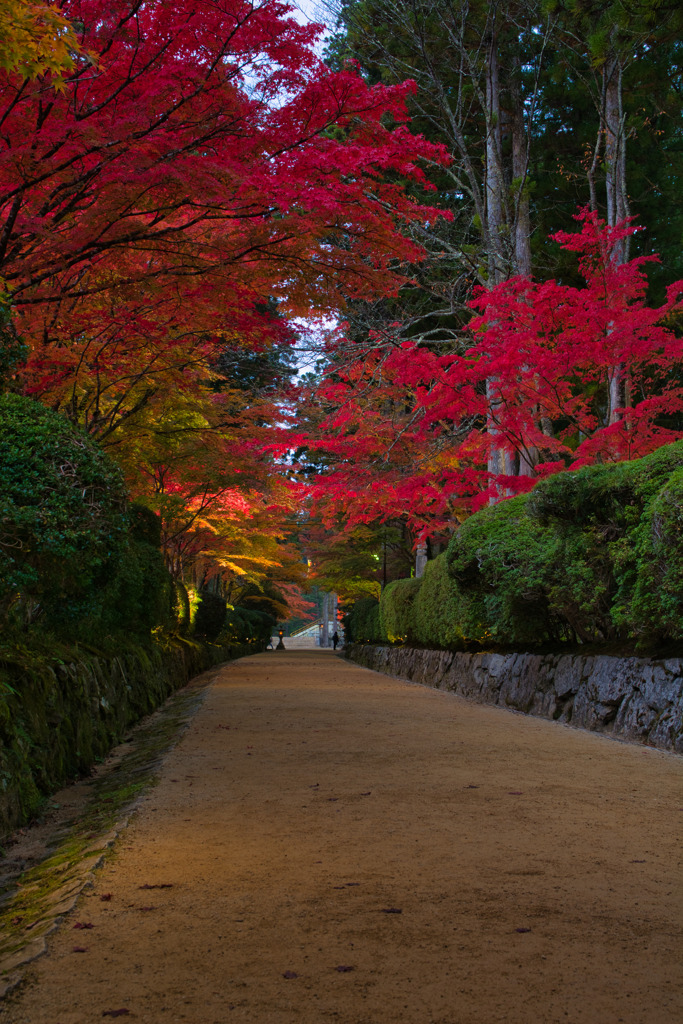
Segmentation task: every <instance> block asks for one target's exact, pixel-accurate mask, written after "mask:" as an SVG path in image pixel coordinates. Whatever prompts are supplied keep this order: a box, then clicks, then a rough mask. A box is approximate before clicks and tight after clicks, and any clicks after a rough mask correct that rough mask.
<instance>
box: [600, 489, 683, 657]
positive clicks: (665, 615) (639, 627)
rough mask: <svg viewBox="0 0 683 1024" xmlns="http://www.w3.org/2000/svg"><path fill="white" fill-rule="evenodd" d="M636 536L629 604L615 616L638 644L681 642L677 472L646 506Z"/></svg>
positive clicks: (681, 518)
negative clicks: (635, 557)
mask: <svg viewBox="0 0 683 1024" xmlns="http://www.w3.org/2000/svg"><path fill="white" fill-rule="evenodd" d="M638 534H639V536H638V545H637V551H636V556H637V572H636V581H635V586H634V588H633V601H632V604H631V607H630V609H628V606H627V607H626V608H623V607H622V606H619V607H618V608H617V610H616V613H615V614H616V615H617V616H619V621H620V622H621V621H623V622H624V624H625V625H627V626H628V627H629V629H630V632H631V633H632V634H633V635H634V636H637V637H639V639H640V640H641V643H643V644H649V643H657V642H661V641H663V640H667V639H671V640H683V470H681V469H679V470H677V471H676V472H675V473H674V474H673V475H672V476H671V477H670V478H669V480H667V482H666V483H665V484H664V486H663V487H662V488H661V490H660V491H659V493H658V494H657V495H656V496H655V497H654V498H653V499H652V501H651V502H650V503H649V504H648V506H647V508H646V510H645V513H644V515H643V517H642V520H641V524H640V529H639V531H638Z"/></svg>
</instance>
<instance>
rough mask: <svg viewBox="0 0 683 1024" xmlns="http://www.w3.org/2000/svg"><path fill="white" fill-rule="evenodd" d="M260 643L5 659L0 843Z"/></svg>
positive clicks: (0, 666) (0, 694)
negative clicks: (131, 734) (157, 714)
mask: <svg viewBox="0 0 683 1024" xmlns="http://www.w3.org/2000/svg"><path fill="white" fill-rule="evenodd" d="M257 649H262V645H261V646H260V647H258V646H255V645H251V646H249V645H244V646H240V645H233V646H232V647H224V646H218V645H215V644H202V643H198V642H194V641H180V640H178V641H175V642H174V643H172V644H170V645H169V646H168V648H166V649H161V648H160V647H154V648H152V647H143V646H141V645H139V644H138V645H135V644H131V645H130V646H129V647H128V649H125V648H124V649H122V650H121V653H120V654H119V656H118V657H115V658H107V657H102V656H100V657H98V656H96V655H94V654H87V653H85V652H82V651H75V652H74V657H73V659H72V660H70V661H68V662H66V661H65V660H63V659H62V660H56V659H55V660H53V661H50V660H48V659H47V658H45V657H40V656H38V655H33V656H32V655H31V654H30V652H23V653H22V654H21V655H19V654H18V655H17V657H16V658H15V659H14V660H10V659H9V656H7V657H5V656H0V845H1V841H2V839H3V838H4V836H5V834H6V833H8V832H9V831H10V830H11V829H12V828H15V827H16V826H17V825H20V824H22V823H23V822H25V821H28V820H30V819H31V818H32V817H33V816H34V815H35V814H37V813H38V812H39V811H40V809H41V807H42V805H43V804H44V802H45V800H46V798H47V797H48V796H49V795H50V793H53V792H54V791H55V790H56V789H58V788H59V787H60V786H62V785H64V783H65V782H66V781H67V780H69V779H73V778H75V777H77V776H79V775H83V774H87V772H88V770H89V769H90V767H91V766H92V765H93V764H94V763H95V762H96V761H97V760H98V759H100V758H103V757H105V756H106V755H107V754H108V753H109V751H110V750H111V748H112V747H113V746H115V744H117V743H118V742H119V741H120V740H121V738H122V737H123V736H124V734H125V732H126V730H127V729H129V728H130V726H131V725H133V724H134V723H135V722H137V721H139V720H140V719H141V718H142V717H143V716H144V715H147V714H149V713H150V712H151V711H154V709H155V708H157V707H159V706H160V705H161V704H162V703H163V702H164V701H165V700H166V698H167V697H168V696H169V695H170V694H171V693H173V691H174V690H177V689H178V688H179V687H181V686H184V685H185V684H186V683H187V682H188V681H189V680H190V679H192V678H193V677H194V676H196V675H198V674H199V673H200V672H203V671H204V670H205V669H208V668H210V667H211V666H212V665H215V664H218V663H220V662H222V661H226V660H229V659H230V658H236V657H240V656H241V655H243V654H252V653H254V651H255V650H257Z"/></svg>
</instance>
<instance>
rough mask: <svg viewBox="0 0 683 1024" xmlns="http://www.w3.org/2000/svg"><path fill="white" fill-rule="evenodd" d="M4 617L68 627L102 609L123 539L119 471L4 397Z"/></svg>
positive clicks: (0, 477) (68, 433)
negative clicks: (17, 617)
mask: <svg viewBox="0 0 683 1024" xmlns="http://www.w3.org/2000/svg"><path fill="white" fill-rule="evenodd" d="M0 522H1V523H2V529H1V532H0V616H1V617H2V618H4V619H5V620H6V619H7V617H8V616H10V615H11V614H12V613H13V612H15V613H19V614H20V615H22V616H23V617H24V618H26V619H28V621H31V620H32V619H35V618H37V617H39V616H40V617H41V618H42V619H43V621H45V622H49V623H50V624H52V625H55V626H58V627H62V626H65V627H66V628H68V624H69V623H72V622H75V621H76V620H78V619H82V618H83V617H84V616H85V617H88V618H90V617H92V615H93V614H97V612H98V611H101V609H102V600H101V596H102V595H103V594H104V593H105V591H106V586H107V583H108V582H110V581H111V580H112V578H113V576H115V575H116V573H117V572H118V571H119V568H120V566H121V560H122V555H123V551H124V548H125V544H126V534H127V526H128V521H127V498H126V492H125V489H124V486H123V480H122V477H121V473H120V471H119V470H118V469H117V467H116V466H114V464H113V463H111V462H110V461H109V460H108V459H107V458H106V457H105V456H104V454H103V453H102V452H101V451H100V450H99V449H98V448H97V446H96V445H95V444H93V443H92V442H91V441H89V440H88V438H87V437H86V436H85V435H84V434H82V433H81V432H80V431H78V430H76V429H74V427H72V426H71V424H70V423H68V422H67V421H66V420H65V419H64V418H63V417H62V416H59V415H57V414H56V413H53V412H51V411H50V410H49V409H47V408H45V406H43V405H40V404H39V403H37V402H33V401H31V400H30V399H27V398H22V397H20V396H19V395H11V394H9V395H3V396H2V397H0Z"/></svg>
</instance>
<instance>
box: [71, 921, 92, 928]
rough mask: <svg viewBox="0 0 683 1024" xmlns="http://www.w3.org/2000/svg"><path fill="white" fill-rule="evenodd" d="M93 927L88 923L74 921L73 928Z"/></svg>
mask: <svg viewBox="0 0 683 1024" xmlns="http://www.w3.org/2000/svg"><path fill="white" fill-rule="evenodd" d="M94 927H95V925H94V924H91V923H90V921H76V923H75V924H74V928H94Z"/></svg>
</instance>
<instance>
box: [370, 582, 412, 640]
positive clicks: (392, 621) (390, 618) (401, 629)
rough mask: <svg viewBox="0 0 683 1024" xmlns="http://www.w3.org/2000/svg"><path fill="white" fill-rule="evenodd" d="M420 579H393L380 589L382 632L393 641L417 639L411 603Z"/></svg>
mask: <svg viewBox="0 0 683 1024" xmlns="http://www.w3.org/2000/svg"><path fill="white" fill-rule="evenodd" d="M421 583H422V580H419V579H409V580H394V582H393V583H390V584H389V585H388V586H387V587H385V588H384V590H383V591H382V598H381V600H380V604H379V618H380V623H381V626H382V632H383V633H384V635H385V636H386V637H387V638H388V639H389V640H390V642H391V643H392V644H393V643H408V644H410V643H414V641H415V640H416V639H417V637H416V633H415V623H414V617H413V603H414V601H415V598H416V597H417V595H418V593H419V590H420V585H421Z"/></svg>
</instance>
